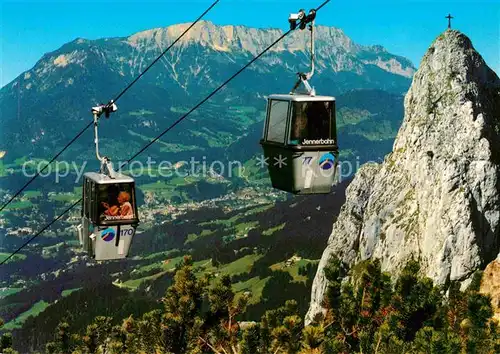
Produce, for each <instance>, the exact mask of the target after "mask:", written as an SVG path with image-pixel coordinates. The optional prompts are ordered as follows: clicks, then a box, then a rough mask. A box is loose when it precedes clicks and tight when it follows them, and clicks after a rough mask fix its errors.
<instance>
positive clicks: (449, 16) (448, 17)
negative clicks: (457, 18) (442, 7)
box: [445, 14, 454, 28]
mask: <svg viewBox="0 0 500 354" xmlns="http://www.w3.org/2000/svg"><path fill="white" fill-rule="evenodd" d="M445 18H447V19H448V28H451V19H452V18H454V17H453V16H451V15H450V14H448V16H446V17H445Z"/></svg>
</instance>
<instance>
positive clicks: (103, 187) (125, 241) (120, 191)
mask: <svg viewBox="0 0 500 354" xmlns="http://www.w3.org/2000/svg"><path fill="white" fill-rule="evenodd" d="M82 203H83V205H82V223H81V225H80V226H79V228H78V237H79V240H80V243H81V244H82V246H83V248H84V250H87V252H88V253H89V255H91V257H93V258H94V259H95V260H97V261H102V260H112V259H122V258H125V257H127V255H128V253H129V250H130V245H131V244H132V239H133V238H134V235H135V231H136V228H137V225H138V224H139V218H138V213H137V204H136V200H135V183H134V179H133V178H131V177H128V176H125V175H123V174H120V173H116V175H115V178H110V177H109V176H107V175H105V174H101V173H95V172H89V173H85V174H84V178H83V200H82Z"/></svg>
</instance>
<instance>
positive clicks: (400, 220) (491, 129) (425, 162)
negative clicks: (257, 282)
mask: <svg viewBox="0 0 500 354" xmlns="http://www.w3.org/2000/svg"><path fill="white" fill-rule="evenodd" d="M499 135H500V80H499V78H498V76H497V75H496V74H495V73H494V72H493V71H492V70H491V69H490V68H489V67H488V66H487V65H486V63H485V62H484V60H483V59H482V58H481V56H480V55H479V54H478V53H477V52H476V50H475V49H474V47H473V45H472V43H471V41H470V39H469V38H468V37H466V36H465V35H464V34H462V33H460V32H458V31H453V30H447V31H446V32H444V33H443V34H441V35H440V36H439V37H438V38H437V39H436V40H435V41H434V42H433V43H432V45H431V46H430V48H429V49H428V51H427V53H426V54H425V56H424V58H423V59H422V63H421V65H420V68H419V70H418V71H417V72H416V74H415V76H414V78H413V82H412V85H411V88H410V90H409V91H408V93H407V95H406V97H405V118H404V121H403V124H402V126H401V128H400V130H399V132H398V135H397V138H396V140H395V142H394V146H393V151H392V153H390V154H389V155H387V156H386V158H385V159H384V162H383V163H382V164H369V165H365V166H363V167H362V168H361V169H360V170H359V172H358V174H357V175H356V177H355V179H354V181H353V182H352V184H351V185H350V186H349V188H348V190H347V195H346V203H345V205H344V206H343V208H342V210H341V213H340V215H339V217H338V219H337V221H336V223H335V224H334V226H333V231H332V234H331V236H330V239H329V241H328V246H327V248H326V250H325V251H324V253H323V256H322V259H321V262H320V265H319V268H318V271H317V274H316V278H315V280H314V284H313V288H312V297H311V305H310V309H309V312H308V314H307V321H311V320H312V319H313V317H314V315H315V314H316V313H318V312H320V311H321V310H322V307H321V303H322V299H323V294H324V292H325V289H326V286H327V283H326V279H325V275H324V271H323V269H324V267H325V265H326V264H327V262H328V260H329V259H330V258H331V257H332V256H337V257H339V258H341V259H342V260H343V261H344V262H345V263H347V264H349V265H352V264H353V263H355V262H357V261H360V260H364V259H368V258H379V259H380V260H381V262H382V267H383V269H384V270H386V271H391V272H395V273H397V272H398V270H400V269H401V268H402V267H403V265H404V264H405V263H406V262H407V260H408V259H410V258H412V257H413V258H414V259H417V260H419V261H420V263H421V266H422V271H423V272H424V273H425V275H427V276H429V277H430V278H432V279H433V280H434V281H435V282H436V283H438V284H445V283H446V282H447V281H448V280H456V281H463V282H465V283H466V282H467V280H468V279H469V278H470V276H471V274H472V273H473V272H474V271H475V270H477V269H479V268H484V267H485V266H486V264H488V263H489V262H490V261H492V260H493V259H495V257H496V256H497V254H498V252H499V245H500V210H499V209H500V181H499V177H500V175H499V174H500V144H499V142H500V136H499Z"/></svg>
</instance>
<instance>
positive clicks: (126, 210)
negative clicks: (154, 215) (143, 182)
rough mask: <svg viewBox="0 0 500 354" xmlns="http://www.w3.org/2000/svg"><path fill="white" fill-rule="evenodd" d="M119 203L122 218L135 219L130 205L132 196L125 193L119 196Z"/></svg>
mask: <svg viewBox="0 0 500 354" xmlns="http://www.w3.org/2000/svg"><path fill="white" fill-rule="evenodd" d="M118 203H120V216H121V217H122V218H123V219H131V218H133V217H134V210H133V209H132V204H130V194H128V193H127V192H125V191H123V192H120V193H119V194H118Z"/></svg>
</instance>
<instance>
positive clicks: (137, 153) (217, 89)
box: [0, 0, 330, 265]
mask: <svg viewBox="0 0 500 354" xmlns="http://www.w3.org/2000/svg"><path fill="white" fill-rule="evenodd" d="M329 2H330V0H326V1H325V2H323V3H322V4H321V5H320V6H319V7H318V8H317V9H316V11H318V10H319V9H320V8H322V7H323V6H325V5H326V4H327V3H329ZM294 30H295V29H289V30H288V31H287V32H285V33H284V34H283V35H281V36H280V37H279V38H278V39H277V40H275V41H274V42H273V43H272V44H271V45H269V46H268V47H267V48H266V49H264V51H262V52H261V53H260V54H259V55H257V56H256V57H254V58H253V59H252V60H250V61H249V62H248V63H247V64H246V65H245V66H243V67H242V68H241V69H240V70H238V71H237V72H236V73H235V74H233V75H232V76H231V77H230V78H229V79H227V80H226V81H224V83H223V84H221V85H220V86H219V87H217V88H216V89H215V90H214V91H212V92H211V93H210V94H209V95H208V96H207V97H205V98H204V99H203V100H201V101H200V102H199V103H198V104H196V105H195V106H194V107H193V108H192V109H191V110H189V111H188V112H187V113H185V114H184V115H183V116H182V117H180V118H179V119H177V120H176V121H175V122H174V123H173V124H171V125H170V126H169V127H168V128H167V129H165V130H164V131H163V132H162V133H161V134H160V135H158V136H157V137H156V138H154V139H153V140H151V141H150V142H149V143H148V144H146V145H145V146H144V147H143V148H142V149H141V150H139V151H138V152H136V153H135V154H134V155H133V156H132V157H131V158H130V159H128V160H127V161H125V162H124V163H123V164H121V165H120V168H119V169H121V168H122V167H123V166H125V165H126V164H128V163H130V161H132V160H133V159H135V158H136V157H137V156H139V155H140V154H141V153H142V152H143V151H144V150H146V149H147V148H148V147H150V146H151V145H152V144H153V143H154V142H156V141H157V140H158V139H160V138H161V137H162V136H163V135H165V134H166V133H167V132H169V131H170V130H171V129H172V128H174V127H175V126H176V125H177V124H179V123H180V122H181V121H182V120H184V119H185V118H186V117H187V116H188V115H189V114H191V113H192V112H193V111H195V110H196V109H197V108H198V107H200V106H201V105H202V104H203V103H205V102H206V101H208V100H209V99H210V98H211V97H212V96H214V95H215V94H216V93H217V92H219V91H220V90H221V89H222V88H223V87H224V86H225V85H227V84H228V83H229V82H230V81H231V80H233V79H234V78H235V77H236V76H238V75H239V74H240V73H241V72H242V71H243V70H245V69H246V68H247V67H249V66H250V65H251V64H253V63H254V62H255V61H256V60H257V59H259V58H260V57H261V56H262V55H264V54H265V53H267V52H268V51H269V50H270V49H271V48H272V47H273V46H275V45H276V44H277V43H278V42H280V41H281V40H282V39H283V38H285V37H286V36H287V35H288V34H290V33H291V32H293V31H294ZM82 200H83V198H80V199H79V200H78V201H76V202H75V203H74V204H72V205H71V206H70V207H69V208H67V209H66V210H65V211H64V212H63V213H61V214H60V215H59V216H58V217H57V218H55V219H53V220H52V221H51V222H50V223H49V224H47V225H46V226H45V227H44V228H42V229H41V230H40V231H38V232H37V233H36V234H35V235H34V236H33V237H31V238H30V239H29V240H28V241H27V242H25V243H24V244H23V245H22V246H21V247H19V248H18V249H17V250H16V251H14V252H13V253H12V254H11V255H9V256H8V257H7V258H5V259H4V260H2V261H1V262H0V265H3V264H4V263H6V262H7V261H8V260H9V259H10V258H12V257H13V256H14V255H15V254H16V253H18V252H19V251H21V250H22V249H23V248H24V247H26V246H27V245H28V244H29V243H30V242H31V241H33V240H34V239H35V238H37V237H38V236H39V235H40V234H42V233H43V232H44V231H45V230H46V229H47V228H49V227H50V226H52V225H53V224H54V223H55V222H56V221H58V220H59V219H60V218H62V217H63V216H64V215H65V214H66V213H68V212H69V211H70V210H71V209H73V208H74V207H75V206H76V205H78V204H79V203H81V201H82Z"/></svg>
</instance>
